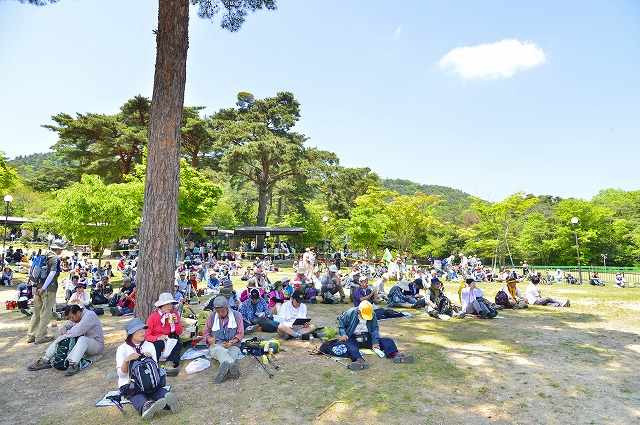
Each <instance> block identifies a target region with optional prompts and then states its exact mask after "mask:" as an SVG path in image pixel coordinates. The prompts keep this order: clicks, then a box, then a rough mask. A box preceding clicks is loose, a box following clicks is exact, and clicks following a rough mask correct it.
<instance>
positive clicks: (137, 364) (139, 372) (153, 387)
mask: <svg viewBox="0 0 640 425" xmlns="http://www.w3.org/2000/svg"><path fill="white" fill-rule="evenodd" d="M129 376H130V377H131V382H130V383H129V395H134V394H151V393H154V392H155V391H157V390H158V388H160V387H164V386H165V385H166V384H167V375H166V372H165V370H164V369H160V368H159V367H158V363H156V361H155V360H153V358H152V357H146V356H140V358H139V359H138V360H134V361H132V362H131V364H130V365H129Z"/></svg>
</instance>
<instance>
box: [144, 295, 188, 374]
mask: <svg viewBox="0 0 640 425" xmlns="http://www.w3.org/2000/svg"><path fill="white" fill-rule="evenodd" d="M175 303H176V301H175V299H174V298H173V295H171V294H170V293H168V292H163V293H162V294H160V296H159V297H158V301H156V302H155V304H154V305H155V306H156V307H157V309H156V311H154V312H153V313H151V314H150V315H149V318H148V319H147V332H146V340H147V341H149V342H151V343H152V344H153V345H154V346H155V349H156V357H157V358H158V359H159V358H160V357H163V356H162V352H163V351H164V357H166V359H167V362H168V363H171V364H173V369H170V370H167V375H168V376H176V375H177V374H178V372H179V371H178V366H179V365H180V349H181V344H179V343H178V336H180V334H182V323H181V320H180V314H178V312H177V311H176V310H174V309H173V306H174V304H175Z"/></svg>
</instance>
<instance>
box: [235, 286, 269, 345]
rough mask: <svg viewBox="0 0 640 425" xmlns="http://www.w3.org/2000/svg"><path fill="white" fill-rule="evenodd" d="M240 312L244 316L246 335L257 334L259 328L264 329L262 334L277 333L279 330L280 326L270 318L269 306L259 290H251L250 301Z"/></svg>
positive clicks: (244, 304)
mask: <svg viewBox="0 0 640 425" xmlns="http://www.w3.org/2000/svg"><path fill="white" fill-rule="evenodd" d="M238 311H239V312H240V313H241V314H242V319H243V320H244V328H245V333H246V334H250V333H253V332H257V331H258V328H259V327H262V332H275V331H276V330H277V328H278V324H277V323H276V322H274V321H273V320H271V319H270V318H269V317H268V315H269V306H268V305H267V302H266V301H265V300H264V298H262V296H260V291H259V290H258V289H257V288H253V289H252V290H251V293H250V294H249V299H247V300H245V301H244V302H243V303H242V305H241V306H240V309H239V310H238Z"/></svg>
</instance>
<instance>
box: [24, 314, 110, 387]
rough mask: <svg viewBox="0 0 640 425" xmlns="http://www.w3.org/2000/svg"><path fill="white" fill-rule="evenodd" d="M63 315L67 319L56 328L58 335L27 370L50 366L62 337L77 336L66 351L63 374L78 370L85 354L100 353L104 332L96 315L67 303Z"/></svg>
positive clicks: (93, 354) (102, 348)
mask: <svg viewBox="0 0 640 425" xmlns="http://www.w3.org/2000/svg"><path fill="white" fill-rule="evenodd" d="M64 315H65V317H66V318H67V319H68V321H67V323H65V324H64V325H63V326H61V327H60V328H59V329H58V332H60V336H59V337H58V338H56V339H55V340H54V341H53V342H52V343H51V345H49V348H47V351H46V352H45V353H44V356H43V357H42V358H41V359H39V360H38V361H37V362H35V363H33V364H32V365H31V366H29V367H28V368H27V370H30V371H35V370H41V369H49V368H51V360H52V359H53V357H54V356H55V354H56V351H57V349H58V343H59V342H60V341H62V340H63V339H68V338H77V339H76V342H75V345H74V346H73V348H72V349H71V351H69V352H68V353H67V361H68V362H69V367H68V368H67V370H65V372H64V376H73V375H75V374H76V373H78V372H80V360H81V359H82V356H84V355H85V354H88V355H90V356H95V355H98V354H100V353H102V350H104V334H103V332H102V324H101V323H100V319H98V316H97V315H96V314H95V313H94V312H93V311H91V310H88V309H86V308H84V309H83V308H80V306H79V305H77V304H75V305H68V306H67V307H66V308H65V309H64Z"/></svg>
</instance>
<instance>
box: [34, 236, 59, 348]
mask: <svg viewBox="0 0 640 425" xmlns="http://www.w3.org/2000/svg"><path fill="white" fill-rule="evenodd" d="M66 247H67V246H66V245H65V244H64V242H63V241H62V240H61V239H54V240H53V241H52V242H51V245H50V246H49V248H51V251H49V252H48V253H47V254H46V261H47V265H46V278H44V280H43V281H38V282H33V283H34V284H35V285H36V290H35V292H34V297H33V315H32V316H31V321H30V322H29V327H28V328H27V342H35V343H36V344H41V343H44V342H51V341H53V339H54V338H53V337H52V336H47V326H48V325H49V321H50V320H51V312H52V311H53V307H54V306H55V304H56V291H57V290H58V276H59V275H60V272H61V271H62V266H61V264H60V254H62V250H63V249H65V248H66ZM34 261H35V260H34Z"/></svg>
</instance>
